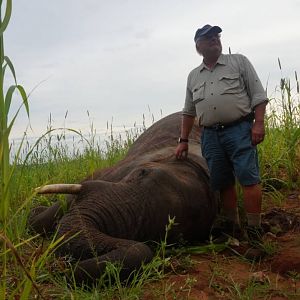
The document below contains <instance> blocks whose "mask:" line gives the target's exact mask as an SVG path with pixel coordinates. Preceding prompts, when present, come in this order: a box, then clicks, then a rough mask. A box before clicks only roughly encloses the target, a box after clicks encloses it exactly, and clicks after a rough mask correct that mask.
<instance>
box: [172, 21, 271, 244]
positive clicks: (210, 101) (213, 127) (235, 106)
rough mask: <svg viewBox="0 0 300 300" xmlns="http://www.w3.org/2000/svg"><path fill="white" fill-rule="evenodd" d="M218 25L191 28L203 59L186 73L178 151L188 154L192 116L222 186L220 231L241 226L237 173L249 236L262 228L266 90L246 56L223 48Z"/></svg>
mask: <svg viewBox="0 0 300 300" xmlns="http://www.w3.org/2000/svg"><path fill="white" fill-rule="evenodd" d="M221 31H222V29H221V28H220V27H219V26H211V25H205V26H203V27H202V28H200V29H198V30H197V31H196V34H195V38H194V41H195V44H196V49H197V52H198V53H199V54H200V55H202V56H203V62H202V63H201V65H200V66H199V67H197V68H195V69H194V70H192V71H191V72H190V74H189V76H188V80H187V89H186V99H185V106H184V109H183V115H182V126H181V136H180V138H179V141H178V146H177V148H176V157H177V158H178V159H183V158H185V157H186V156H187V155H188V137H189V133H190V131H191V128H192V126H193V123H194V120H195V117H196V116H197V117H198V119H199V124H200V126H202V127H203V131H202V136H201V142H202V143H201V144H202V145H201V147H202V153H203V156H204V157H205V158H206V160H207V164H208V167H209V171H210V176H211V185H212V188H213V189H214V190H218V191H219V192H220V198H221V203H222V210H223V215H224V217H225V219H226V222H225V225H224V228H223V231H224V232H225V233H227V234H230V235H235V233H236V232H237V231H238V232H240V221H239V216H238V209H237V194H236V189H235V179H237V180H238V181H239V183H240V184H241V186H242V191H243V198H244V208H245V211H246V215H247V222H248V226H247V233H248V236H249V238H250V237H251V239H253V240H257V239H259V235H260V231H261V227H260V226H261V202H262V191H261V185H260V177H259V168H258V159H257V149H256V145H258V144H259V143H261V142H262V141H263V139H264V136H265V130H264V115H265V107H266V104H267V101H268V100H267V96H266V93H265V90H264V89H263V86H262V84H261V82H260V80H259V78H258V76H257V74H256V72H255V70H254V68H253V66H252V65H251V63H250V62H249V60H248V59H247V58H246V57H245V56H243V55H241V54H229V55H224V54H222V45H221V41H220V32H221Z"/></svg>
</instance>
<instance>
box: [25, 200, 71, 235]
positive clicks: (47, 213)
mask: <svg viewBox="0 0 300 300" xmlns="http://www.w3.org/2000/svg"><path fill="white" fill-rule="evenodd" d="M69 206H70V200H67V208H68V207H69ZM64 207H65V206H64ZM64 210H65V209H63V205H62V203H61V202H59V201H57V202H55V203H54V204H53V205H52V206H50V207H48V206H37V207H35V208H33V209H32V210H31V212H30V214H29V217H28V221H27V222H28V225H29V227H30V228H31V229H32V230H34V231H35V232H37V233H40V234H41V235H44V236H47V235H48V234H51V233H53V232H54V231H55V229H56V225H57V223H58V221H59V219H61V217H62V216H63V214H64Z"/></svg>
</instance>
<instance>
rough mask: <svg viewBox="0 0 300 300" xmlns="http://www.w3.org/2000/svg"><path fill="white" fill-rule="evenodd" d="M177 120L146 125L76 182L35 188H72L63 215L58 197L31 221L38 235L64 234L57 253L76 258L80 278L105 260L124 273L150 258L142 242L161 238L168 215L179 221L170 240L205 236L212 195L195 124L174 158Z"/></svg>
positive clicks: (94, 273) (88, 277)
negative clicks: (120, 155) (112, 158)
mask: <svg viewBox="0 0 300 300" xmlns="http://www.w3.org/2000/svg"><path fill="white" fill-rule="evenodd" d="M180 124H181V114H180V113H175V114H172V115H169V116H167V117H165V118H163V119H162V120H160V121H158V122H156V123H155V124H153V125H152V126H151V127H150V128H149V129H148V130H147V131H145V132H144V133H143V134H142V135H141V136H140V137H139V138H138V139H137V140H136V142H135V143H134V144H133V145H132V147H131V148H130V150H129V152H128V154H127V156H126V157H125V158H124V159H123V160H121V161H120V162H119V163H118V164H116V165H115V166H113V167H110V168H107V169H104V170H100V171H97V172H95V173H94V174H93V175H92V176H90V178H87V179H85V180H84V181H82V182H81V183H80V184H77V185H50V186H45V187H42V188H40V189H39V193H65V194H69V195H68V198H67V203H68V206H69V208H68V211H67V212H66V213H65V214H64V215H63V213H62V209H61V207H60V204H59V203H55V204H54V205H53V206H51V207H37V208H35V209H34V210H33V211H32V214H31V217H30V218H29V225H30V226H31V228H33V229H34V230H35V231H36V232H38V233H41V234H44V233H48V232H51V231H54V230H55V228H57V230H58V233H57V238H59V237H61V236H63V235H64V236H65V240H66V239H69V240H68V241H67V242H65V243H64V244H62V245H61V246H60V247H59V249H58V250H57V253H58V254H59V255H71V256H72V257H74V258H75V259H77V260H79V263H78V264H77V266H76V268H75V274H74V275H75V279H76V281H77V282H82V281H93V280H95V279H97V278H99V277H100V275H101V274H102V273H103V272H104V270H105V265H106V262H107V261H111V262H118V263H121V264H122V266H123V268H122V270H121V274H120V276H121V277H122V278H126V277H127V276H128V275H129V274H130V273H131V272H132V271H133V270H135V269H137V268H139V267H140V266H141V264H142V262H144V263H147V262H149V261H151V259H152V257H153V253H152V250H151V249H150V248H149V246H148V245H147V242H148V241H159V240H161V239H162V238H163V237H164V235H165V226H166V224H167V223H168V217H169V216H170V217H171V218H172V217H175V222H176V223H177V225H176V226H173V228H172V229H171V231H170V232H169V234H168V242H170V243H173V242H176V241H178V239H180V238H181V239H184V240H186V241H201V240H204V239H206V238H207V237H208V235H209V232H210V228H211V226H212V223H213V220H214V218H215V216H216V213H217V199H216V197H215V195H214V193H213V192H212V191H211V189H210V186H209V177H208V173H207V168H206V163H205V161H204V159H203V157H202V156H201V154H200V145H199V137H200V130H199V127H197V126H194V128H193V130H192V133H191V135H190V147H189V157H188V159H187V160H182V161H181V160H176V158H175V155H174V151H175V147H176V143H177V139H178V136H179V132H180ZM72 236H73V237H72ZM70 237H72V238H70Z"/></svg>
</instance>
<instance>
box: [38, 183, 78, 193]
mask: <svg viewBox="0 0 300 300" xmlns="http://www.w3.org/2000/svg"><path fill="white" fill-rule="evenodd" d="M81 188H82V185H81V184H61V183H60V184H49V185H44V186H42V187H38V188H36V189H35V191H36V192H37V193H38V194H78V193H79V192H80V191H81Z"/></svg>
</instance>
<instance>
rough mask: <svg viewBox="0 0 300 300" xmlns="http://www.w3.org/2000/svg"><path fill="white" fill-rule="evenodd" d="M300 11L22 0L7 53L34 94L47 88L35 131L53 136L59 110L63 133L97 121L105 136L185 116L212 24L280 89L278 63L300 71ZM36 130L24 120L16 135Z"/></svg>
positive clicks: (298, 7)
mask: <svg viewBox="0 0 300 300" xmlns="http://www.w3.org/2000/svg"><path fill="white" fill-rule="evenodd" d="M299 11H300V1H299V0H289V1H285V2H284V3H279V2H277V1H271V0H266V1H257V0H253V1H247V2H243V1H238V0H228V1H221V0H215V1H210V2H208V1H200V0H197V1H196V0H195V1H194V0H185V1H184V0H172V1H171V0H164V1H158V0H153V1H141V0H140V1H138V0H111V1H103V0H85V1H79V0H51V1H45V0H17V1H13V15H12V18H11V21H10V24H9V27H8V29H7V31H6V32H5V51H6V55H8V56H9V57H10V58H11V60H12V61H13V63H14V66H15V69H16V73H17V78H18V81H19V83H20V84H22V85H23V86H24V87H25V89H26V90H27V91H28V92H30V91H31V90H32V89H34V87H36V86H37V85H38V87H37V88H36V89H35V90H34V91H33V92H32V94H31V96H30V98H29V100H30V123H31V127H32V130H31V129H30V130H29V131H28V134H29V135H32V136H38V135H40V134H41V133H43V132H45V131H46V127H47V123H48V119H49V115H50V113H51V118H52V125H53V126H54V127H60V126H64V125H66V126H67V127H72V128H74V129H80V130H82V131H88V130H89V128H90V125H89V124H90V122H93V124H94V127H95V128H96V130H97V132H98V133H101V132H102V131H103V130H105V129H106V124H107V122H109V123H111V122H112V123H113V127H115V128H119V127H123V126H132V125H133V124H134V123H135V122H136V123H138V124H140V123H142V120H143V118H142V116H143V114H145V117H146V121H149V122H150V119H151V118H150V114H153V115H154V117H155V119H158V118H159V117H160V115H161V112H162V114H163V115H167V114H169V113H172V112H175V111H179V110H181V109H182V107H183V102H184V96H185V85H186V77H187V75H188V73H189V71H190V70H191V69H193V68H194V67H196V66H197V65H199V64H200V63H201V57H200V56H199V55H198V54H197V53H196V51H195V47H194V42H193V37H194V33H195V31H196V29H197V28H199V27H202V26H203V25H205V24H207V23H209V24H212V25H219V26H220V27H222V28H223V33H222V43H223V52H224V53H228V48H229V47H230V48H231V52H232V53H242V54H244V55H246V56H247V57H248V58H249V59H250V61H251V62H252V63H253V65H254V66H255V68H256V70H257V72H258V74H259V76H260V78H261V81H262V83H263V85H264V86H266V84H267V81H269V91H270V92H271V91H272V90H274V88H275V85H276V84H278V83H279V80H280V78H281V72H280V70H279V67H278V62H277V59H278V57H279V58H280V60H281V64H282V69H283V70H282V73H283V74H282V75H283V76H288V77H291V79H294V72H295V71H297V72H298V73H299V72H300V59H299V53H300V31H299V28H300V19H299V16H298V15H299ZM299 76H300V74H299ZM9 80H10V78H7V81H8V82H7V84H8V83H9ZM41 82H42V83H41ZM292 82H293V80H292ZM270 94H271V93H269V95H270ZM14 102H15V106H14V109H15V108H16V107H17V106H18V105H19V103H20V100H19V99H18V97H16V98H15V101H14ZM149 109H150V112H151V113H149ZM67 111H68V116H67V119H66V120H65V118H64V117H65V114H66V112H67ZM87 111H89V115H90V117H88V115H87ZM89 118H90V119H89ZM112 120H113V121H112ZM27 125H28V120H27V118H26V115H25V114H24V113H22V114H21V115H20V117H19V119H18V121H17V123H16V126H15V128H14V131H13V133H12V137H17V136H20V135H21V134H22V132H23V131H24V130H25V129H26V126H27Z"/></svg>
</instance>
